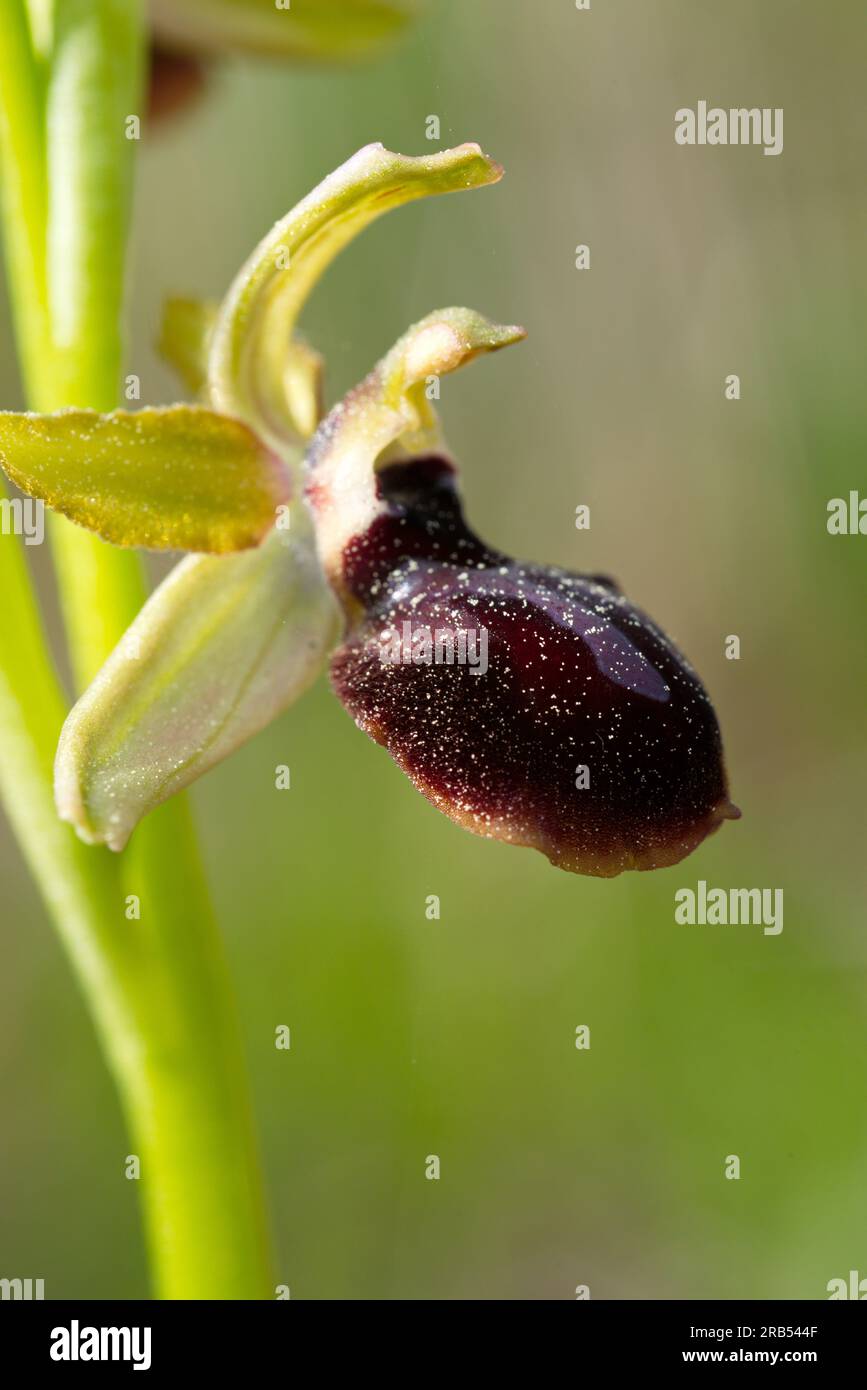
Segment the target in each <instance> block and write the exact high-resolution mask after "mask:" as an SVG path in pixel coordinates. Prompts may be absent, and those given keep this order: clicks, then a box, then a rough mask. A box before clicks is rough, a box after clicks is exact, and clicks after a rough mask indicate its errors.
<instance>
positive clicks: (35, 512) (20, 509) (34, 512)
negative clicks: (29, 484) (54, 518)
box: [0, 497, 45, 545]
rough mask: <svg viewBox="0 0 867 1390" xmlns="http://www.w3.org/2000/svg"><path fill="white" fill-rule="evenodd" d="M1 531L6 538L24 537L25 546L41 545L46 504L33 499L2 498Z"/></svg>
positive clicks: (0, 510) (0, 500)
mask: <svg viewBox="0 0 867 1390" xmlns="http://www.w3.org/2000/svg"><path fill="white" fill-rule="evenodd" d="M0 531H2V533H3V535H4V536H9V535H12V536H23V537H24V544H25V545H41V544H42V542H43V541H44V539H45V503H44V502H40V501H38V500H37V499H35V498H33V497H0Z"/></svg>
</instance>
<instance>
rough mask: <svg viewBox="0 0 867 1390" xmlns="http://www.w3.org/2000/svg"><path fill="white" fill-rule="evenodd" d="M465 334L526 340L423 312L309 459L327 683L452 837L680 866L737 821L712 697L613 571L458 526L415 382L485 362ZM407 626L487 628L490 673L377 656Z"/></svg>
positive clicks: (582, 861) (551, 853)
mask: <svg viewBox="0 0 867 1390" xmlns="http://www.w3.org/2000/svg"><path fill="white" fill-rule="evenodd" d="M432 330H436V332H433V331H432ZM437 333H439V334H440V337H439V338H437ZM450 333H454V334H455V336H456V337H457V338H461V335H462V334H463V339H464V341H463V347H459V346H456V345H455V344H454V343H452V344H451V345H449V334H450ZM474 335H475V338H476V341H477V343H484V345H485V348H486V349H487V350H490V348H491V347H492V346H494V345H496V346H502V345H505V343H506V342H508V341H516V340H517V338H518V337H519V336H520V335H519V333H518V331H517V330H492V328H491V326H490V325H485V324H484V322H483V321H481V320H479V319H478V318H476V319H472V318H471V316H469V314H468V311H465V310H464V311H456V310H447V311H442V312H441V313H440V314H439V315H431V316H430V317H429V319H428V320H426V321H424V322H423V323H422V324H420V325H417V326H416V328H415V329H412V330H410V332H409V333H408V334H407V335H405V337H404V339H402V340H401V343H400V344H398V345H397V347H396V348H395V349H393V351H392V353H391V354H389V355H388V357H386V358H385V359H384V361H383V363H381V364H380V366H379V368H377V369H376V370H375V371H374V372H373V373H372V374H371V376H370V377H369V378H368V379H367V381H366V382H364V383H362V385H361V386H360V387H358V388H357V389H356V391H355V392H352V393H350V396H349V397H348V398H347V400H346V401H345V402H343V403H342V404H341V406H339V407H338V408H337V409H336V410H335V411H334V412H333V413H332V415H331V416H329V418H328V419H327V420H326V421H325V422H324V424H323V425H322V426H321V428H320V430H319V432H318V434H317V436H316V437H315V438H314V440H313V442H312V444H311V447H310V450H309V451H308V455H307V462H308V469H309V478H308V483H307V488H306V495H307V498H308V501H309V503H310V505H311V507H312V509H313V512H314V516H315V518H316V523H315V524H316V528H317V534H318V536H319V540H320V553H321V554H322V558H323V564H324V567H325V569H326V572H327V573H328V574H329V577H330V579H331V582H332V585H333V586H334V589H335V593H336V594H337V595H338V597H339V598H340V601H341V604H342V606H343V609H344V614H345V618H346V632H345V636H344V641H343V643H342V645H341V646H340V648H339V649H338V651H337V652H336V654H335V655H334V657H333V658H332V662H331V678H332V684H333V686H334V689H335V692H336V693H337V695H338V696H339V698H340V699H341V701H342V702H343V704H344V705H345V707H346V708H347V710H348V711H349V713H350V714H351V715H352V716H353V718H354V719H355V721H356V723H357V724H358V725H359V727H360V728H361V729H363V730H364V731H365V732H366V733H367V734H369V735H370V737H371V738H373V739H374V740H375V741H376V742H377V743H380V744H382V745H383V746H384V747H385V748H386V749H387V750H388V752H389V753H390V754H391V756H392V757H393V758H394V760H395V762H397V764H398V765H399V766H400V767H401V768H402V770H403V771H404V772H405V773H406V774H407V775H408V776H409V778H410V779H411V780H412V782H413V783H414V785H415V786H416V787H417V788H418V790H419V791H421V792H422V793H423V794H424V795H425V796H426V797H428V799H429V800H430V801H431V802H432V803H433V804H434V805H435V806H437V807H438V808H439V809H440V810H441V811H443V812H444V813H445V814H446V815H448V816H450V817H451V818H452V819H453V820H454V821H456V822H457V823H458V824H460V825H462V826H463V827H464V828H466V829H468V830H471V831H474V832H475V833H477V834H480V835H484V836H487V837H491V838H495V839H499V840H504V841H506V842H508V843H512V844H518V845H525V846H531V847H533V848H535V849H538V850H540V851H541V852H542V853H544V854H545V855H546V856H547V857H548V858H549V859H550V861H551V862H552V863H553V864H555V865H557V866H558V867H559V868H563V869H567V870H570V871H572V872H576V873H584V874H591V875H596V876H601V877H611V876H613V875H615V874H618V873H621V872H622V871H623V870H626V869H655V868H663V867H666V866H669V865H672V864H676V863H677V862H678V861H679V860H681V859H682V858H684V857H685V856H686V855H687V854H689V853H691V851H692V850H694V849H695V848H696V847H697V846H698V845H699V844H700V843H701V841H702V840H703V839H704V838H705V837H706V836H707V835H709V834H710V833H712V832H713V831H714V830H716V829H717V828H718V827H719V825H720V824H721V823H722V821H723V820H725V819H733V818H737V816H738V815H739V814H740V813H739V811H738V810H737V808H736V807H734V806H733V804H732V803H731V801H730V799H729V796H728V789H727V783H726V776H725V771H724V767H723V760H722V742H721V737H720V732H719V727H718V724H717V720H716V716H715V714H714V711H713V707H712V705H711V703H710V700H709V698H708V696H707V693H706V691H705V690H704V687H703V686H702V684H701V682H700V680H699V679H698V676H697V675H696V674H695V672H694V671H693V670H692V668H691V666H690V665H689V664H688V662H687V661H686V660H685V658H684V657H683V656H682V655H681V654H680V652H679V651H678V650H677V648H676V647H675V646H674V644H673V643H672V642H671V641H670V640H669V638H667V637H666V636H665V634H664V633H663V632H662V631H661V630H660V629H659V628H658V627H657V625H656V624H655V623H654V622H652V621H651V620H650V619H649V618H648V617H647V616H646V615H645V614H644V613H643V612H642V611H641V610H640V609H638V608H637V607H636V606H635V605H633V604H632V603H631V602H630V601H629V600H628V599H626V598H625V597H624V596H623V595H622V594H621V593H620V592H619V591H618V590H617V588H616V586H615V585H613V583H612V582H611V581H608V580H606V581H603V582H599V581H598V580H597V579H594V578H592V577H590V576H581V575H577V574H570V573H568V572H567V571H565V570H562V569H559V568H556V567H553V566H542V565H536V564H522V563H520V562H518V561H515V560H513V559H511V558H510V557H509V556H507V555H505V554H503V553H502V552H501V551H499V550H496V549H494V548H492V547H490V546H488V545H486V544H485V543H483V542H482V541H481V540H479V538H478V537H477V536H476V535H475V533H474V532H473V531H472V530H471V529H470V528H469V527H468V525H467V523H466V521H465V519H464V516H463V512H462V508H461V504H460V499H459V495H458V492H457V470H456V467H455V465H454V463H453V461H452V460H451V459H450V458H449V457H448V456H447V455H446V454H445V453H444V452H443V450H442V445H441V440H439V439H438V438H437V435H436V430H435V427H434V426H433V422H432V420H431V419H430V417H429V416H428V417H427V419H426V420H423V419H422V414H423V413H424V412H425V407H424V404H423V397H422V396H421V395H420V394H419V391H418V385H419V382H420V381H422V380H424V378H425V375H426V374H427V373H428V372H429V371H430V370H433V369H436V370H437V371H442V370H444V369H451V368H452V367H453V366H455V365H460V362H462V361H469V360H471V359H472V357H473V356H475V355H477V347H476V344H474V342H473V337H474ZM497 335H499V340H498V339H497ZM483 350H484V349H483ZM413 443H415V445H419V444H420V445H422V446H425V445H430V444H434V445H436V446H437V447H436V448H435V449H434V450H432V451H430V452H427V451H423V452H420V453H415V454H413V452H412V445H413ZM393 453H396V454H397V455H401V454H405V455H407V456H404V457H397V458H395V459H394V460H393V461H390V460H391V459H392V454H393ZM383 458H384V459H385V461H384V462H383ZM401 631H409V632H411V633H412V634H414V636H417V635H419V634H421V635H423V636H426V637H427V639H428V641H429V643H430V644H431V646H432V644H433V642H434V641H435V637H436V634H437V633H460V632H463V633H469V632H473V633H481V632H484V634H485V642H486V651H487V668H486V670H485V671H484V673H482V672H480V670H478V669H473V667H472V666H471V665H468V664H460V663H458V662H449V661H444V662H442V663H439V664H437V663H436V662H434V661H432V660H431V659H430V657H429V656H428V657H426V658H423V659H421V660H419V659H418V653H417V652H416V653H415V654H413V653H412V652H411V651H407V652H406V659H404V660H400V661H394V662H391V661H383V645H382V644H383V638H384V636H385V635H386V634H389V633H395V632H397V633H400V632H401Z"/></svg>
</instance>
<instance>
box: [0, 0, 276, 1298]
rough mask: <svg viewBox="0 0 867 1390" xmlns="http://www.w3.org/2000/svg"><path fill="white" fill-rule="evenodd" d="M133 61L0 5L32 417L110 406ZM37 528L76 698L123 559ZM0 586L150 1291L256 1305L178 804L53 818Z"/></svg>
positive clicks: (124, 23)
mask: <svg viewBox="0 0 867 1390" xmlns="http://www.w3.org/2000/svg"><path fill="white" fill-rule="evenodd" d="M143 45H144V31H143V23H142V14H141V5H140V3H139V0H63V4H62V5H58V6H56V7H55V10H54V30H53V34H52V35H51V36H50V44H49V48H48V51H47V53H46V54H45V56H42V55H40V53H38V52H37V50H36V48H35V46H34V43H33V38H32V35H31V31H30V25H29V21H28V10H27V6H26V4H25V0H4V5H3V18H2V23H0V155H2V160H3V192H4V204H3V215H4V231H5V243H6V256H7V265H8V271H9V277H10V282H11V285H12V288H13V304H14V310H15V317H16V327H17V333H18V340H19V345H20V351H21V358H22V367H23V373H24V378H25V383H26V386H27V391H28V396H29V399H30V402H31V404H32V405H33V406H34V407H35V408H37V409H40V410H51V409H58V408H61V407H63V406H67V405H73V404H75V405H81V406H89V407H92V408H95V409H110V408H111V407H112V406H113V405H114V404H115V401H116V394H117V385H118V382H119V379H120V371H121V360H122V352H121V338H120V328H119V324H120V321H121V308H122V296H123V281H124V257H125V245H126V225H127V218H128V204H129V196H130V185H131V161H132V155H133V153H134V150H135V142H134V141H131V140H127V138H126V131H125V121H126V118H127V117H128V116H130V115H135V114H136V108H137V102H138V95H139V85H140V75H141V68H142V53H143ZM52 520H53V521H55V520H56V522H57V524H56V525H54V526H53V529H52V544H53V550H54V555H55V561H56V566H57V573H58V580H59V584H60V591H61V597H62V607H63V613H64V619H65V622H66V626H67V634H68V638H69V643H70V655H71V658H72V662H73V669H74V671H75V674H76V679H77V681H78V682H79V683H84V682H86V681H87V680H89V679H90V677H91V676H92V674H93V673H94V671H95V670H96V669H97V668H98V666H99V665H100V664H101V662H102V661H103V659H104V658H105V656H106V655H107V654H108V652H109V651H110V650H111V648H112V647H113V646H114V645H115V644H116V642H117V641H118V639H119V637H120V636H121V635H122V633H123V631H124V629H125V627H126V626H127V624H128V622H129V621H130V619H131V618H132V617H133V616H134V614H135V612H136V611H137V609H138V607H139V606H140V604H141V601H142V598H143V595H144V581H143V575H142V570H141V566H140V563H139V561H138V559H137V557H135V556H133V555H131V554H127V553H123V552H120V551H116V550H113V549H112V548H111V547H108V546H106V545H104V544H103V543H102V542H100V541H98V540H97V539H96V538H94V537H91V536H90V535H87V534H86V533H84V532H81V531H78V530H76V529H75V528H74V527H72V526H71V525H70V524H69V523H68V522H65V521H63V520H62V519H60V518H57V519H54V518H53V519H52ZM0 592H2V593H3V595H4V607H5V613H6V616H5V620H4V624H2V625H0V793H2V795H3V798H4V802H5V805H6V807H7V810H8V813H9V817H10V820H11V822H12V825H13V828H14V829H15V832H16V834H17V836H18V838H19V841H20V843H21V846H22V849H23V852H24V854H25V857H26V859H27V861H28V863H29V865H30V867H31V870H32V872H33V874H34V877H35V878H36V881H37V883H38V885H39V887H40V890H41V892H42V895H43V897H44V899H45V902H46V904H47V906H48V908H49V910H50V912H51V914H52V916H53V918H54V920H55V922H56V924H57V927H58V930H59V934H60V937H61V940H62V942H63V944H64V946H65V948H66V950H67V952H68V954H69V957H70V959H71V962H72V965H73V967H74V969H75V971H76V974H77V975H78V978H79V981H80V983H81V986H82V988H83V990H84V993H85V996H86V998H87V1000H88V1003H89V1006H90V1009H91V1013H92V1015H93V1018H94V1022H95V1024H96V1027H97V1030H98V1032H99V1035H100V1038H101V1042H102V1045H103V1048H104V1051H105V1054H106V1058H107V1061H108V1063H109V1065H110V1067H111V1069H112V1071H113V1073H114V1076H115V1078H116V1081H117V1084H118V1087H119V1091H120V1095H121V1099H122V1102H123V1105H124V1110H125V1113H126V1117H127V1122H128V1125H129V1128H130V1133H131V1136H132V1142H133V1145H134V1146H135V1150H136V1153H137V1156H138V1157H139V1159H140V1160H141V1182H142V1197H143V1203H144V1214H145V1223H146V1228H147V1237H148V1247H149V1251H150V1256H151V1261H152V1266H153V1275H154V1283H155V1288H156V1291H157V1293H158V1294H159V1295H160V1296H162V1297H166V1298H221V1299H224V1298H266V1297H269V1296H272V1291H273V1284H272V1282H271V1277H270V1273H269V1264H268V1255H267V1240H266V1235H265V1222H264V1216H263V1210H264V1207H263V1200H262V1192H261V1181H260V1177H259V1172H258V1164H257V1160H256V1154H255V1145H254V1141H253V1131H252V1124H251V1118H250V1107H249V1103H248V1098H247V1088H246V1081H245V1075H244V1066H243V1061H242V1047H241V1040H240V1034H239V1029H238V1023H237V1019H236V1015H235V1009H234V1004H233V1001H232V995H231V990H230V987H229V982H228V978H227V971H226V966H225V961H224V957H223V951H222V945H221V941H220V936H219V933H218V931H217V929H216V926H215V923H214V921H213V916H212V913H211V909H210V904H209V901H208V895H207V890H206V886H205V883H204V878H203V875H202V871H201V866H200V863H199V859H198V855H197V850H196V846H195V839H194V834H193V830H192V825H191V822H190V819H189V813H188V810H187V808H186V806H185V805H184V804H183V803H182V802H181V801H180V799H177V800H175V801H174V802H172V803H169V804H168V805H166V806H164V807H162V808H161V809H160V811H159V812H157V813H156V814H155V815H154V816H153V817H152V818H151V820H150V821H149V822H148V823H146V824H145V825H143V826H142V827H141V828H140V830H139V832H138V834H137V836H136V839H135V842H134V844H133V845H132V846H131V847H130V849H129V850H128V851H127V852H126V854H124V855H123V856H121V857H117V856H113V855H111V854H109V853H108V852H107V851H104V850H100V849H92V848H86V847H85V846H83V845H82V844H80V843H79V842H78V841H77V840H76V839H75V837H74V835H73V834H72V832H71V831H69V830H68V829H67V828H66V827H65V826H63V825H62V824H61V822H60V821H59V820H58V818H57V815H56V812H55V810H54V804H53V795H52V764H53V756H54V749H55V746H56V742H57V736H58V734H59V731H60V726H61V723H62V721H63V718H64V715H65V703H64V699H63V696H62V693H61V690H60V686H59V683H58V680H57V677H56V673H55V671H54V668H53V664H52V661H51V657H50V654H49V652H48V649H47V646H46V643H45V639H44V636H43V632H42V628H41V622H40V615H39V612H38V608H37V605H36V602H35V599H34V596H33V592H32V587H31V585H30V582H29V578H28V574H27V567H26V564H25V561H24V556H23V553H22V550H21V547H20V545H19V543H18V542H17V541H14V540H13V538H11V537H0ZM135 904H137V907H136V906H135ZM136 911H138V912H139V913H140V915H139V916H138V917H137V916H135V912H136ZM122 1174H123V1164H122V1162H121V1158H120V1157H119V1160H118V1178H119V1180H121V1178H122Z"/></svg>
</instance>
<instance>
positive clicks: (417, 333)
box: [306, 309, 525, 598]
mask: <svg viewBox="0 0 867 1390" xmlns="http://www.w3.org/2000/svg"><path fill="white" fill-rule="evenodd" d="M524 336H525V335H524V330H523V328H518V327H516V326H514V325H513V326H510V327H501V326H500V325H499V324H494V323H491V322H489V320H488V319H486V318H483V317H482V315H481V314H477V313H475V312H474V311H473V310H471V309H438V310H436V311H435V312H434V313H432V314H429V315H428V316H427V318H424V319H422V320H421V321H420V322H419V323H417V324H415V325H414V326H413V327H412V328H410V329H409V330H408V332H406V333H405V334H404V335H403V337H402V338H400V339H398V341H397V342H396V343H395V345H394V347H393V348H392V349H391V351H390V352H389V353H388V354H387V355H386V356H385V357H384V358H383V359H382V361H381V362H380V363H379V364H378V365H377V366H376V367H374V369H373V371H372V372H371V373H370V375H369V376H368V377H366V378H365V379H364V381H362V382H361V384H360V385H359V386H356V387H355V389H354V390H353V391H350V393H349V395H348V396H346V397H345V398H344V399H343V400H342V401H341V402H340V404H339V405H338V406H336V407H335V408H334V410H333V411H332V412H331V414H330V415H329V416H328V417H327V418H326V419H325V420H324V421H323V423H322V425H321V426H320V428H319V430H318V432H317V434H316V436H315V437H314V439H313V440H312V441H311V444H310V448H309V449H308V451H307V459H306V471H307V485H306V491H307V498H308V501H309V504H310V506H311V509H312V511H313V513H314V517H315V525H316V539H317V544H318V547H319V553H320V555H321V557H322V562H323V565H324V567H325V570H326V572H327V574H328V576H329V579H330V580H331V583H332V584H333V585H334V586H335V588H336V589H337V591H338V592H341V591H342V563H343V556H344V552H345V548H346V546H347V544H348V542H349V541H350V540H351V538H352V537H353V536H357V535H362V534H363V533H364V532H365V531H366V530H367V529H368V528H369V526H370V524H371V522H372V521H373V520H374V519H375V517H376V515H377V513H378V512H379V511H380V510H381V509H382V508H383V506H384V504H383V503H382V502H381V500H380V499H379V497H378V495H377V490H376V466H377V464H383V463H385V462H388V461H389V460H390V459H392V458H394V457H397V456H407V455H413V454H421V453H431V452H436V451H442V450H443V449H444V442H443V438H442V434H441V432H440V428H439V423H438V420H437V417H436V413H435V411H434V409H433V407H432V406H431V404H430V401H429V400H428V398H427V387H428V384H429V382H430V380H431V379H432V378H437V377H440V376H444V375H445V374H446V373H447V372H453V371H456V370H457V368H458V367H462V366H463V365H464V364H465V363H467V362H471V361H472V360H473V359H474V358H476V357H478V356H479V355H480V354H482V353H486V352H496V351H497V350H498V349H499V348H503V347H508V346H509V344H510V343H516V342H519V341H520V340H521V339H522V338H523V337H524ZM346 597H347V595H344V598H346Z"/></svg>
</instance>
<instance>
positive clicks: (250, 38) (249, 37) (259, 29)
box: [150, 0, 418, 62]
mask: <svg viewBox="0 0 867 1390" xmlns="http://www.w3.org/2000/svg"><path fill="white" fill-rule="evenodd" d="M417 10H418V5H417V3H415V0H291V4H286V3H285V0H283V3H280V0H151V4H150V11H151V18H152V20H153V23H154V26H155V28H156V31H157V34H158V35H159V36H160V37H161V38H163V39H167V40H171V41H173V42H174V43H176V44H181V45H183V46H184V47H188V48H193V49H201V50H204V51H206V52H215V53H216V52H223V51H226V50H232V49H236V50H239V51H250V52H254V53H262V54H270V55H272V56H274V57H290V58H294V59H296V60H314V61H317V60H325V61H328V62H339V61H345V60H349V59H355V58H366V57H368V56H370V55H372V54H375V53H377V52H378V51H379V50H380V49H381V48H382V47H383V46H384V45H386V44H388V43H389V42H391V41H393V40H394V39H396V38H397V37H398V36H399V35H400V34H401V33H402V32H403V30H404V29H405V28H406V26H407V24H409V22H410V21H411V20H412V18H413V17H414V15H415V14H416V12H417Z"/></svg>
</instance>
